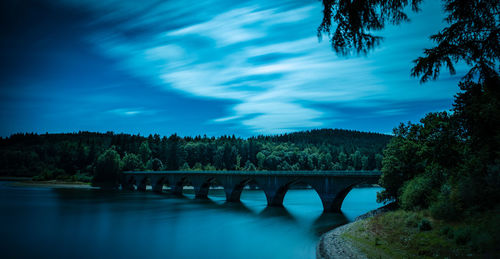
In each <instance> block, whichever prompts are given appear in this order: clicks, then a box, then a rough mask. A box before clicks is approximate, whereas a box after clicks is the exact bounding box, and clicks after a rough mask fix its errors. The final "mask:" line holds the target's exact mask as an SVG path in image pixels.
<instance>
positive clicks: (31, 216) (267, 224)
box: [0, 182, 381, 259]
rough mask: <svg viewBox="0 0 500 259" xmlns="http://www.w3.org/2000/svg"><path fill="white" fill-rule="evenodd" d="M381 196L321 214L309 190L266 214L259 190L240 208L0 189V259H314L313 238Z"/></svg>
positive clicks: (370, 194)
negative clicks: (339, 212) (283, 206)
mask: <svg viewBox="0 0 500 259" xmlns="http://www.w3.org/2000/svg"><path fill="white" fill-rule="evenodd" d="M379 190H380V188H359V189H353V190H352V191H351V192H350V193H349V195H348V196H347V198H346V200H345V202H344V204H343V207H342V210H343V214H323V213H322V207H321V201H320V199H319V197H318V196H317V194H316V193H315V192H314V190H290V191H289V192H288V193H287V194H286V196H285V201H284V204H285V208H267V207H266V199H265V195H264V193H263V192H262V191H260V190H245V191H244V192H243V193H242V197H241V199H242V203H241V204H233V203H226V202H225V201H224V196H223V195H224V194H223V191H222V190H213V191H211V192H210V195H211V196H210V200H205V201H201V200H195V199H194V195H193V194H192V193H189V190H185V192H186V197H184V198H176V197H173V196H170V195H167V194H154V193H151V192H146V193H140V192H120V191H102V190H87V189H62V188H44V187H40V188H34V187H17V186H12V185H11V183H8V182H0V222H1V223H0V232H1V237H2V240H1V242H0V249H1V251H2V257H3V258H20V257H22V258H33V257H55V258H88V257H93V258H116V257H124V258H138V257H145V258H160V257H161V258H273V259H274V258H315V253H316V251H315V249H316V244H317V242H318V240H319V236H320V235H321V233H323V232H324V231H327V230H329V229H331V228H333V227H335V226H336V225H339V224H344V223H346V222H348V221H352V220H353V219H354V218H355V217H356V216H358V215H360V214H363V213H365V212H367V211H369V210H372V209H375V208H377V207H380V206H381V204H377V203H376V202H375V199H376V192H377V191H379Z"/></svg>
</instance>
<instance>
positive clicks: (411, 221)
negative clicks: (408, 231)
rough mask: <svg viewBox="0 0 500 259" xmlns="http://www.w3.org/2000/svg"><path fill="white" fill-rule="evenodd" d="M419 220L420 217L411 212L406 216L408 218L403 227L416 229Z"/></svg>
mask: <svg viewBox="0 0 500 259" xmlns="http://www.w3.org/2000/svg"><path fill="white" fill-rule="evenodd" d="M420 220H421V217H420V216H419V215H418V214H417V213H415V212H411V214H410V215H408V217H407V218H406V219H405V225H406V226H407V227H413V228H416V227H418V223H419V221H420Z"/></svg>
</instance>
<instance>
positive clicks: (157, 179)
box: [151, 175, 169, 193]
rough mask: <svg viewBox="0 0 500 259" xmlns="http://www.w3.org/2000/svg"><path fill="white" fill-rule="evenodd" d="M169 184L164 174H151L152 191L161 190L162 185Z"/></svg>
mask: <svg viewBox="0 0 500 259" xmlns="http://www.w3.org/2000/svg"><path fill="white" fill-rule="evenodd" d="M164 186H169V180H168V177H166V176H154V175H153V176H151V188H152V189H153V192H159V193H161V192H163V187H164Z"/></svg>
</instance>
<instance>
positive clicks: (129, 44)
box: [68, 0, 456, 133]
mask: <svg viewBox="0 0 500 259" xmlns="http://www.w3.org/2000/svg"><path fill="white" fill-rule="evenodd" d="M68 3H69V4H75V3H74V2H68ZM127 3H128V2H127ZM79 4H81V3H79ZM129 4H130V5H132V6H130V5H123V2H122V1H112V0H104V1H91V2H86V5H88V8H90V9H91V10H93V11H94V12H96V13H97V14H101V13H102V14H103V15H101V17H102V18H101V19H100V20H98V21H95V22H93V24H92V26H95V27H96V28H99V29H96V30H95V31H96V33H94V34H91V35H89V37H88V40H89V42H91V43H93V44H94V45H95V47H96V48H98V49H99V51H100V52H101V53H103V54H104V55H107V56H110V57H112V58H115V59H117V60H119V63H120V67H121V68H122V69H124V70H125V71H127V72H128V73H130V74H133V75H135V76H138V77H141V78H146V79H148V80H150V82H151V83H152V84H154V85H156V86H157V87H160V88H162V89H165V90H168V91H171V90H175V91H178V92H180V93H183V94H186V95H190V96H196V97H201V98H209V99H224V100H232V101H234V102H235V104H234V105H232V106H231V107H229V109H228V110H227V114H224V115H223V116H221V117H218V118H207V120H210V121H212V122H214V123H229V122H231V123H237V124H238V125H240V127H245V128H247V129H248V130H251V131H253V132H257V133H281V132H290V131H295V130H300V129H306V128H318V127H336V125H335V124H332V123H331V122H332V121H345V120H349V119H350V117H351V115H350V114H346V113H343V112H342V111H341V110H340V109H339V110H335V109H324V108H321V107H322V106H321V105H320V104H329V107H336V105H338V106H343V107H345V106H349V107H376V108H374V109H378V110H376V111H374V114H378V115H380V116H393V115H394V114H398V115H404V114H405V110H402V109H394V108H391V107H387V106H384V104H385V103H387V105H390V104H393V103H394V101H401V102H405V101H418V100H428V99H436V100H437V99H446V98H451V96H452V93H453V92H455V91H456V86H455V84H456V80H454V81H453V80H451V82H450V83H449V84H441V85H439V86H438V85H436V84H435V85H433V87H434V88H431V87H419V86H418V83H417V80H416V79H412V78H410V77H409V76H408V74H409V69H410V66H411V58H410V57H413V58H415V57H417V56H418V54H419V53H418V52H415V51H413V52H411V53H409V51H408V48H410V47H412V46H413V45H414V43H412V42H415V41H418V42H419V44H421V43H423V44H428V42H427V41H426V40H422V39H425V37H427V36H428V35H424V34H426V33H428V34H431V33H433V32H434V31H435V30H425V29H422V28H421V27H422V26H423V25H419V24H415V23H414V24H410V25H404V26H407V27H406V29H407V30H411V29H414V30H415V31H417V32H418V35H414V36H413V38H411V36H409V37H407V38H405V39H401V38H397V39H396V37H398V33H397V31H395V29H394V28H392V29H391V28H389V29H388V30H387V32H384V33H385V34H387V35H385V36H387V41H386V45H384V46H385V47H384V48H381V49H379V50H377V51H375V52H374V53H372V54H371V55H370V56H368V57H352V58H349V59H346V58H340V57H337V56H335V54H334V53H332V52H331V50H330V47H329V44H328V42H321V43H319V42H318V40H317V38H316V37H315V29H316V26H317V25H318V24H319V22H320V19H321V5H320V4H319V3H317V2H316V1H313V2H311V3H306V4H304V5H297V4H294V3H293V2H287V1H283V2H274V1H273V2H271V3H270V2H267V1H245V2H241V3H238V4H231V3H229V2H224V1H210V2H209V1H207V2H203V1H201V2H196V3H195V2H193V8H199V9H196V10H200V12H199V13H198V15H196V16H194V15H191V16H185V15H183V14H185V13H186V12H187V11H186V10H189V9H190V7H189V4H190V3H186V4H185V5H182V6H179V4H178V3H169V2H167V3H158V4H154V3H148V4H141V5H139V6H136V5H135V4H132V3H129ZM151 6H154V7H151ZM208 6H211V7H210V8H208ZM212 6H218V7H212ZM204 7H207V8H206V9H204ZM431 7H432V6H431ZM431 7H428V8H427V9H430V12H436V10H434V9H435V8H434V7H432V8H431ZM201 10H205V11H201ZM424 10H425V8H424ZM195 13H197V12H192V13H191V14H195ZM425 15H428V14H427V13H426V14H425ZM415 28H417V29H418V30H417V29H415ZM400 34H401V33H400ZM419 46H420V45H419ZM422 47H424V46H422ZM122 113H124V114H126V113H127V111H123V112H122ZM134 114H136V113H134Z"/></svg>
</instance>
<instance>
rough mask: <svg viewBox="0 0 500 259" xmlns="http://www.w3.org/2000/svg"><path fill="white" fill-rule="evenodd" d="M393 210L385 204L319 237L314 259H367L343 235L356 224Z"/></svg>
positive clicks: (392, 207) (393, 207) (391, 206)
mask: <svg viewBox="0 0 500 259" xmlns="http://www.w3.org/2000/svg"><path fill="white" fill-rule="evenodd" d="M394 209H395V206H394V204H387V205H385V206H383V207H380V208H378V209H375V210H372V211H369V212H367V213H365V214H363V215H360V216H358V217H356V219H355V221H354V222H351V223H347V224H345V225H342V226H340V227H337V228H335V229H333V230H330V231H329V232H327V233H325V234H323V235H321V237H320V240H319V243H318V245H317V247H316V258H318V259H332V258H355V259H364V258H368V257H367V256H366V254H365V253H363V251H362V250H360V249H359V248H358V247H357V246H356V245H354V244H353V242H352V241H351V240H348V239H346V238H345V237H344V234H345V233H347V232H350V231H351V229H352V228H353V227H354V225H355V223H356V222H358V221H361V220H364V219H367V218H370V217H373V216H375V215H379V214H381V213H385V212H388V211H391V210H394Z"/></svg>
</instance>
